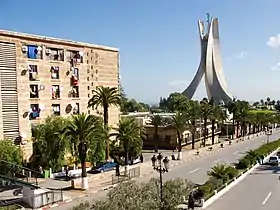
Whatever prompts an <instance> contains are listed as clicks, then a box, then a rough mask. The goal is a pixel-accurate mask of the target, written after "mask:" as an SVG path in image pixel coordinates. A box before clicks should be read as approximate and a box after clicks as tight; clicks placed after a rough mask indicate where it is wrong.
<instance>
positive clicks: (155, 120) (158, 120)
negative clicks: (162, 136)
mask: <svg viewBox="0 0 280 210" xmlns="http://www.w3.org/2000/svg"><path fill="white" fill-rule="evenodd" d="M151 125H152V126H154V129H155V133H154V149H155V152H158V148H159V134H158V128H159V126H162V125H164V119H163V117H162V116H161V115H158V114H154V115H153V116H152V117H151Z"/></svg>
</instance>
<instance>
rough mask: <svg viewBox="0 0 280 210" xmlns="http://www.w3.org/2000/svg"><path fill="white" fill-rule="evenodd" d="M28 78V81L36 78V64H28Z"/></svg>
mask: <svg viewBox="0 0 280 210" xmlns="http://www.w3.org/2000/svg"><path fill="white" fill-rule="evenodd" d="M29 80H30V81H35V80H38V69H37V65H29Z"/></svg>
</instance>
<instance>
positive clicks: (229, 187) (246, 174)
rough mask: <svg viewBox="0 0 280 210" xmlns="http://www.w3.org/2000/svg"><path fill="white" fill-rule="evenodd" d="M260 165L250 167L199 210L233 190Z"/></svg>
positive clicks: (271, 154) (267, 157) (265, 159)
mask: <svg viewBox="0 0 280 210" xmlns="http://www.w3.org/2000/svg"><path fill="white" fill-rule="evenodd" d="M279 149H280V147H279V148H277V149H276V150H274V151H273V152H271V153H270V154H269V155H268V156H266V157H265V158H264V161H267V160H268V159H269V158H270V157H271V156H273V155H274V154H275V153H276V152H277V151H278V150H279ZM259 166H260V164H259V163H257V164H255V165H254V166H253V167H251V168H250V169H249V170H247V171H246V172H245V173H243V174H242V175H241V176H239V177H238V178H237V179H236V180H235V181H233V182H231V183H230V184H229V185H227V186H226V187H225V188H223V189H222V190H220V191H219V192H217V194H215V195H213V196H212V197H210V198H209V199H208V200H207V201H205V202H204V203H203V207H201V208H200V209H205V208H207V207H209V206H210V205H211V204H212V203H214V202H215V201H216V200H217V199H218V198H220V197H221V196H222V195H224V194H225V193H226V192H228V191H229V190H230V189H231V188H233V187H234V186H235V185H237V184H238V183H239V182H241V181H242V180H243V179H245V177H247V176H248V175H249V174H250V173H251V172H252V171H254V170H255V169H256V168H257V167H259Z"/></svg>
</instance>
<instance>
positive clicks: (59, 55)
mask: <svg viewBox="0 0 280 210" xmlns="http://www.w3.org/2000/svg"><path fill="white" fill-rule="evenodd" d="M46 60H51V61H64V50H63V49H56V48H46Z"/></svg>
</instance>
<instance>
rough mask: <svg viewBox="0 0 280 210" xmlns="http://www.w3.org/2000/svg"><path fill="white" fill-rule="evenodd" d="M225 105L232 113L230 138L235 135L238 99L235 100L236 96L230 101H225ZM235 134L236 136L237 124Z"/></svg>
mask: <svg viewBox="0 0 280 210" xmlns="http://www.w3.org/2000/svg"><path fill="white" fill-rule="evenodd" d="M225 107H226V108H227V109H228V111H229V113H230V114H232V127H233V132H232V138H234V135H235V121H236V115H237V111H238V101H237V100H236V98H234V99H233V100H232V101H230V102H228V103H226V104H225ZM236 136H237V137H238V125H237V134H236Z"/></svg>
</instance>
